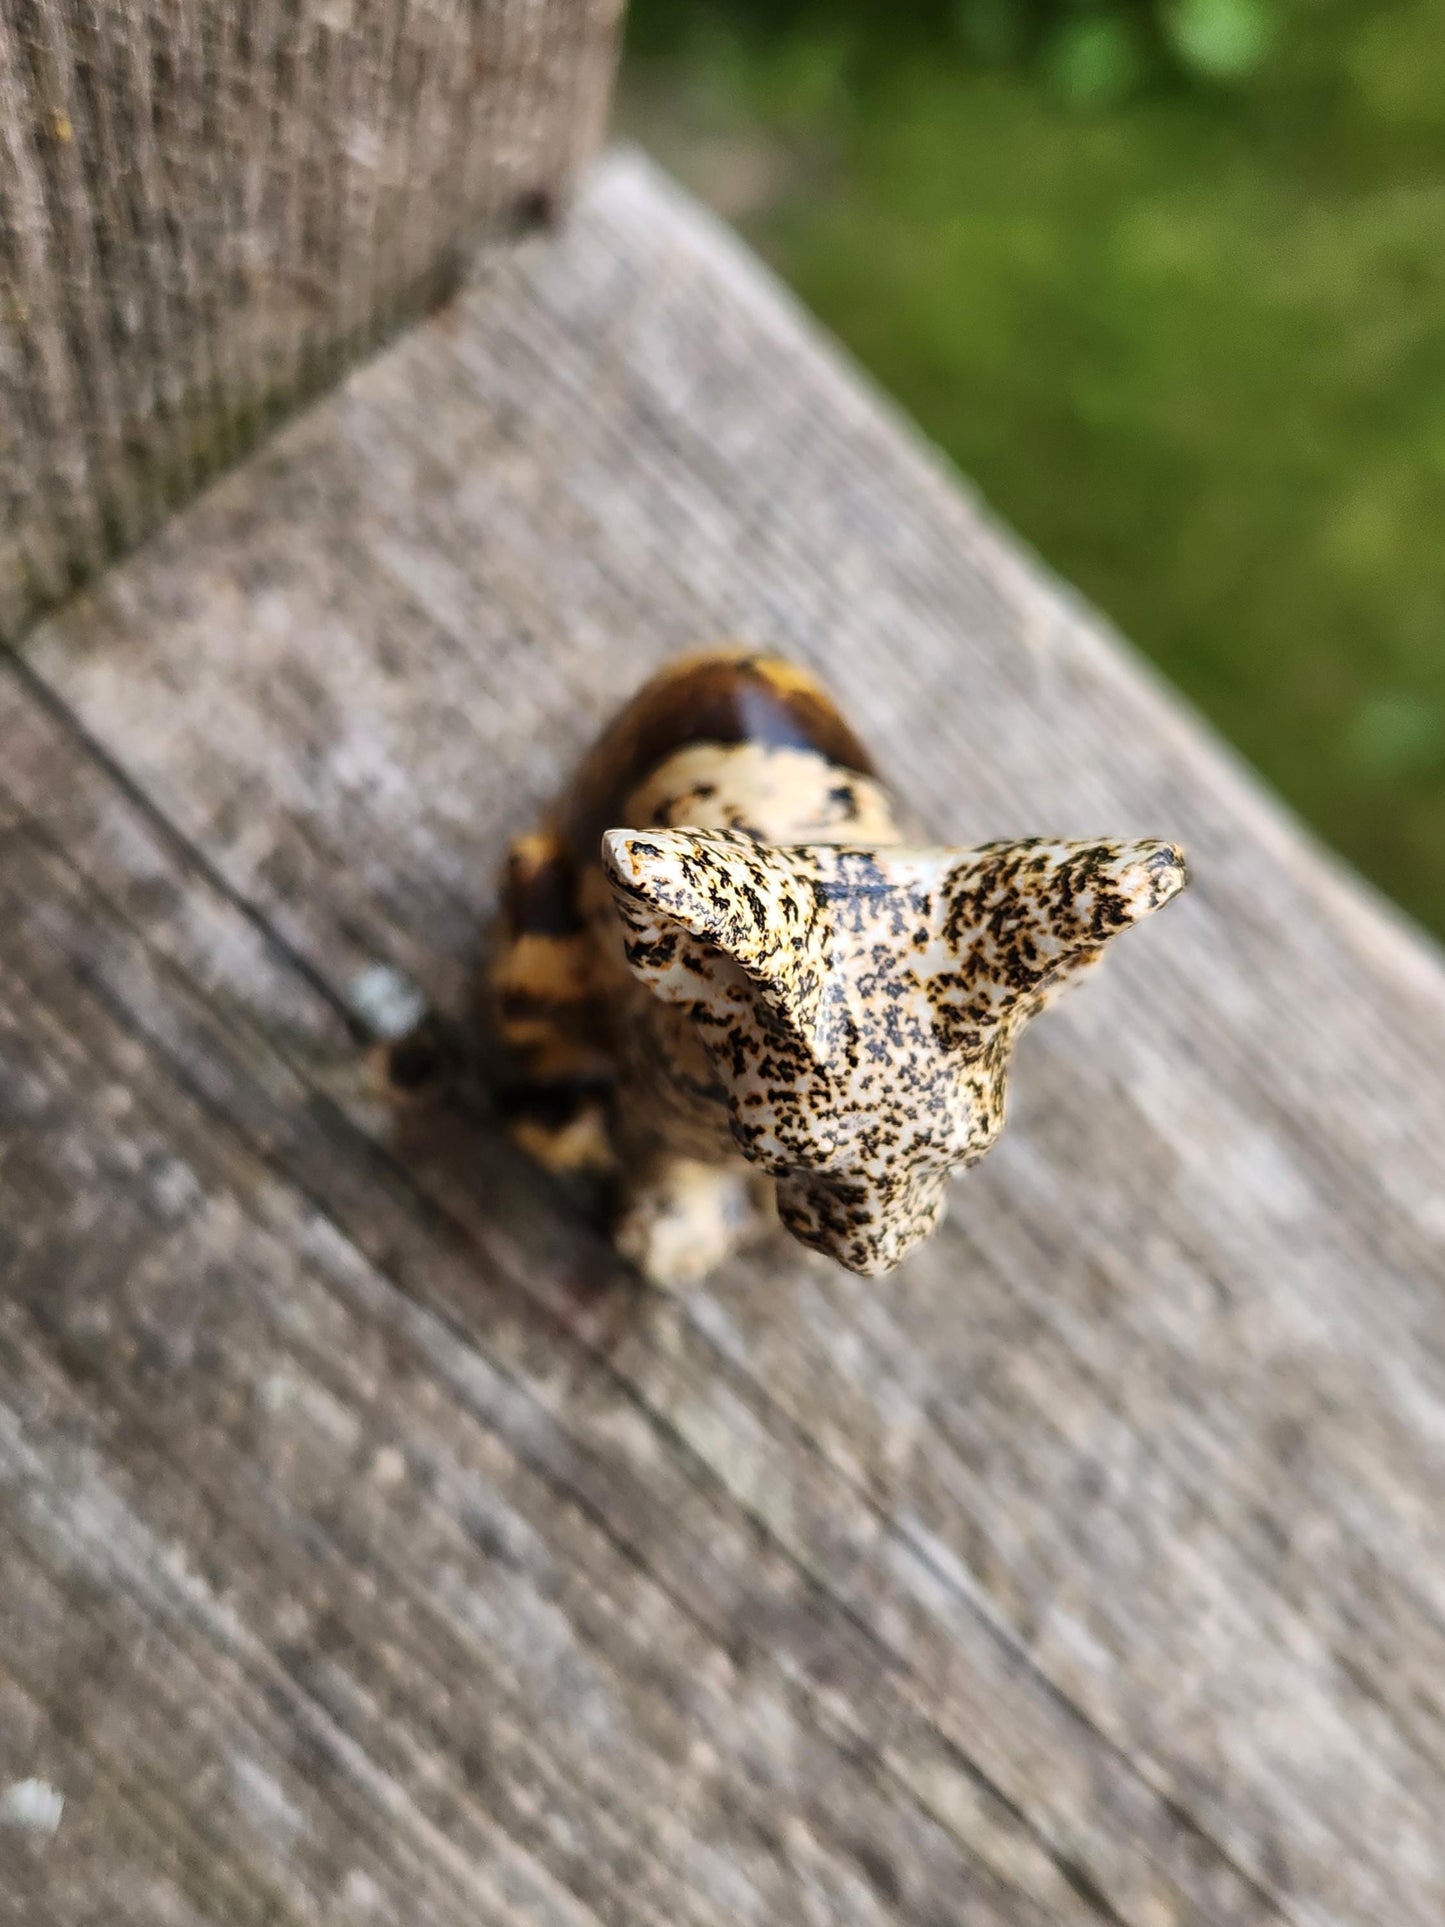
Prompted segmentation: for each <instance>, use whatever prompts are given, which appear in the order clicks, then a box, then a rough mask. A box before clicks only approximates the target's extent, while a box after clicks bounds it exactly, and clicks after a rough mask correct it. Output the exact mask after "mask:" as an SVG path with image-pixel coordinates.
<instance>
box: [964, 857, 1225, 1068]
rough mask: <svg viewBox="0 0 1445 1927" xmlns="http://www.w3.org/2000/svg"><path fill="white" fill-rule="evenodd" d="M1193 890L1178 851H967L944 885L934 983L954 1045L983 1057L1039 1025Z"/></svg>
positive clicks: (1182, 858)
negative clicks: (1010, 1029)
mask: <svg viewBox="0 0 1445 1927" xmlns="http://www.w3.org/2000/svg"><path fill="white" fill-rule="evenodd" d="M1187 881H1188V872H1187V870H1186V869H1185V864H1184V857H1183V853H1182V852H1181V851H1180V850H1179V849H1177V848H1176V847H1175V845H1174V844H1172V843H1158V842H1117V843H1113V842H1093V843H1088V842H1080V843H1056V842H1049V841H1046V840H1043V839H1041V838H1031V839H1029V840H1027V841H1024V842H1020V843H990V844H985V845H983V846H982V847H981V848H979V849H976V850H961V851H959V852H958V854H957V859H956V861H955V862H954V863H953V864H952V865H951V866H950V868H949V869H948V870H947V871H946V872H945V874H944V876H943V879H942V886H941V900H940V904H939V908H940V910H941V911H942V916H943V921H942V931H941V934H942V938H943V948H944V951H945V959H946V960H945V962H944V965H943V968H942V969H941V970H939V971H937V972H935V973H934V976H933V979H932V983H931V990H932V994H933V997H934V1002H935V1006H936V1008H937V1010H938V1013H939V1018H940V1024H941V1027H942V1029H943V1030H944V1032H945V1035H946V1037H947V1039H948V1041H949V1043H950V1044H951V1045H952V1046H954V1047H956V1048H960V1049H963V1050H977V1049H979V1048H981V1047H982V1045H983V1044H984V1043H985V1042H986V1041H987V1038H988V1036H989V1034H990V1033H991V1032H993V1031H995V1030H996V1029H997V1027H998V1026H999V1025H1000V1024H1002V1023H1004V1022H1005V1021H1007V1020H1021V1019H1023V1018H1024V1017H1027V1016H1031V1015H1032V1014H1033V1012H1034V1011H1036V1010H1039V1009H1041V1008H1042V1007H1043V1005H1044V1004H1045V1003H1046V1002H1047V1001H1048V1000H1049V999H1050V998H1051V997H1052V996H1053V995H1054V993H1055V992H1056V991H1057V990H1059V989H1061V988H1062V987H1063V985H1064V984H1066V983H1067V982H1068V981H1069V980H1070V978H1072V977H1073V976H1075V975H1076V974H1077V973H1078V972H1079V971H1081V970H1084V969H1087V968H1088V966H1089V965H1091V964H1093V963H1095V962H1097V960H1098V959H1099V957H1100V956H1101V955H1102V954H1103V950H1104V947H1105V945H1106V944H1108V942H1109V941H1110V939H1111V938H1113V937H1116V936H1118V934H1119V933H1120V931H1122V930H1127V929H1129V928H1130V926H1131V925H1133V924H1136V923H1138V922H1139V921H1140V920H1141V918H1144V917H1147V916H1148V915H1150V913H1151V912H1152V911H1155V910H1157V909H1159V908H1160V906H1161V905H1163V904H1165V903H1167V902H1168V901H1169V899H1170V898H1171V897H1173V896H1176V895H1177V894H1178V892H1179V891H1180V890H1181V889H1183V887H1184V885H1185V883H1186V882H1187Z"/></svg>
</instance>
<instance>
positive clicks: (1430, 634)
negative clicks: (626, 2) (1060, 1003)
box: [623, 0, 1445, 932]
mask: <svg viewBox="0 0 1445 1927" xmlns="http://www.w3.org/2000/svg"><path fill="white" fill-rule="evenodd" d="M1201 4H1204V0H1201ZM1218 4H1222V6H1223V8H1224V11H1223V13H1220V14H1216V15H1212V16H1210V18H1213V21H1214V25H1215V27H1219V26H1220V23H1221V21H1222V23H1223V34H1224V38H1223V39H1222V40H1220V41H1219V42H1218V45H1217V46H1216V47H1215V49H1214V50H1213V54H1212V55H1211V57H1210V58H1208V59H1206V60H1205V61H1204V62H1203V63H1202V65H1201V64H1191V62H1190V61H1189V60H1187V59H1185V58H1182V57H1181V54H1180V47H1181V39H1180V30H1181V19H1182V26H1183V29H1185V30H1187V29H1188V28H1189V25H1190V22H1189V19H1187V18H1183V17H1182V16H1180V15H1179V14H1178V13H1177V12H1176V13H1175V14H1174V15H1168V14H1160V13H1159V12H1157V11H1154V10H1151V9H1150V8H1147V7H1143V6H1131V5H1129V4H1128V0H1116V4H1115V6H1114V7H1113V9H1112V10H1110V11H1107V12H1106V11H1090V10H1089V9H1088V8H1087V7H1084V8H1080V7H1073V8H1070V7H1069V6H1067V5H1066V4H1060V5H1055V6H1054V7H1052V8H1051V9H1048V10H1043V9H1042V8H1036V9H1035V10H1025V9H1024V8H1022V7H1021V6H1019V5H1015V4H1013V0H960V4H959V5H958V6H956V7H949V6H947V5H945V4H936V5H935V4H925V3H924V0H891V4H890V0H835V3H834V4H822V3H821V0H820V3H819V4H806V3H802V4H800V3H799V0H771V3H770V4H764V0H714V4H712V5H708V4H705V0H633V6H634V14H633V23H632V28H631V35H630V44H629V54H628V62H627V65H626V68H625V70H624V89H623V103H624V105H623V118H624V123H625V124H628V125H630V127H631V129H632V131H634V132H636V133H638V134H640V136H641V137H642V139H643V140H644V141H646V142H647V143H648V144H649V145H651V146H652V147H653V148H654V149H655V150H656V151H658V152H660V153H661V155H662V156H663V158H664V159H665V160H666V161H667V162H668V163H669V164H670V165H672V166H674V167H675V168H676V169H678V171H680V172H681V173H682V174H683V175H684V176H685V177H686V178H688V179H689V180H690V181H691V182H692V184H693V185H695V186H697V187H699V188H700V189H701V190H702V192H703V193H705V194H707V195H708V196H709V197H710V198H712V199H713V200H714V201H715V202H716V203H717V204H718V205H719V206H720V207H721V208H722V211H723V212H724V213H725V214H727V215H728V216H729V217H730V218H731V219H733V220H735V221H736V222H737V224H738V225H739V226H740V227H741V228H742V229H743V231H744V232H745V233H746V234H747V235H748V237H749V238H750V239H751V240H752V241H753V243H754V244H755V245H756V246H757V247H759V248H760V250H761V251H762V253H763V254H764V255H765V256H766V257H767V258H768V259H769V260H770V261H771V262H772V263H773V264H774V265H775V266H776V267H777V268H778V269H779V270H780V271H781V273H782V274H783V275H784V277H785V278H786V279H787V280H788V281H789V282H790V283H791V284H792V285H793V286H794V287H795V288H796V289H797V290H798V292H799V293H800V295H801V296H802V298H803V299H804V300H805V301H806V302H807V304H808V305H809V306H810V307H811V308H812V309H813V310H814V311H815V312H816V313H817V314H818V315H820V316H821V317H822V319H823V320H824V321H825V322H827V323H828V324H829V325H830V326H831V327H832V328H833V329H834V330H835V331H836V332H837V333H838V334H839V335H840V336H841V337H842V338H843V340H844V341H845V342H846V343H847V344H848V345H849V346H850V347H851V348H852V349H853V350H854V352H855V353H856V354H857V355H858V356H859V358H860V359H861V360H862V361H863V362H864V363H865V364H866V366H867V367H868V368H869V369H871V370H872V371H873V373H874V374H875V375H876V376H877V377H878V379H879V380H880V381H881V382H882V383H883V384H884V386H885V387H887V388H888V389H889V390H891V391H892V393H893V394H894V395H896V396H897V397H898V399H899V400H900V401H901V402H902V403H903V405H904V406H905V407H906V408H908V409H909V410H910V411H911V412H912V414H913V415H914V416H915V417H916V418H917V420H918V421H919V422H920V423H921V424H922V426H923V427H924V429H925V430H926V431H927V432H928V433H929V434H930V435H931V436H932V437H934V438H935V439H936V440H937V441H938V442H939V443H940V444H941V445H942V446H943V447H944V448H945V449H946V450H947V451H948V452H949V454H951V455H952V456H953V457H954V458H955V460H956V461H957V462H958V463H959V465H960V466H961V467H962V468H963V469H964V470H965V471H966V472H967V473H968V474H969V475H970V476H971V477H973V478H974V480H975V481H976V482H977V483H978V484H979V485H980V486H981V487H982V489H983V491H984V493H985V495H986V496H987V497H988V498H989V500H990V501H991V503H992V504H993V505H994V507H995V508H996V509H997V511H998V512H999V513H1000V514H1002V515H1003V516H1004V517H1005V518H1006V519H1007V520H1008V521H1010V522H1012V523H1013V524H1014V525H1015V527H1017V528H1018V529H1019V530H1020V531H1021V532H1022V533H1023V534H1024V535H1025V536H1026V537H1027V538H1028V540H1029V541H1030V542H1031V543H1033V544H1034V546H1035V547H1036V548H1038V550H1039V551H1040V552H1041V553H1042V554H1043V556H1044V557H1045V558H1046V559H1047V560H1048V561H1049V563H1050V564H1052V566H1053V567H1055V568H1056V569H1058V570H1059V571H1060V572H1061V573H1062V574H1063V575H1065V576H1067V577H1068V578H1070V579H1071V580H1072V581H1074V582H1075V583H1077V584H1078V585H1079V587H1080V588H1082V589H1083V590H1084V591H1085V592H1086V593H1087V594H1088V595H1089V596H1090V597H1091V598H1092V599H1093V600H1094V601H1095V602H1096V603H1097V604H1098V605H1099V606H1100V607H1101V608H1103V609H1104V610H1105V611H1106V612H1107V613H1108V614H1109V615H1110V616H1111V617H1113V618H1114V619H1115V621H1117V622H1118V623H1119V625H1120V626H1121V627H1122V628H1123V629H1124V630H1126V631H1127V632H1128V633H1129V634H1130V635H1131V636H1132V637H1133V638H1134V639H1135V641H1136V642H1137V643H1139V644H1140V645H1141V646H1142V648H1143V649H1144V650H1145V651H1146V652H1147V653H1148V654H1150V655H1151V656H1152V657H1153V658H1154V660H1155V661H1156V662H1157V663H1158V664H1159V665H1160V666H1161V667H1162V668H1163V670H1164V671H1165V672H1166V673H1167V674H1168V675H1169V676H1170V677H1171V678H1172V679H1173V680H1174V681H1175V682H1176V683H1177V684H1178V685H1179V687H1180V688H1182V689H1183V690H1184V691H1186V692H1187V694H1188V695H1189V696H1190V697H1191V698H1193V700H1194V701H1195V702H1196V703H1197V704H1199V706H1200V707H1201V708H1202V709H1203V710H1204V711H1205V712H1206V713H1207V714H1208V715H1210V716H1211V717H1212V718H1213V719H1214V720H1215V722H1216V723H1217V724H1218V725H1219V726H1220V727H1221V728H1222V729H1223V730H1224V732H1225V733H1226V734H1227V735H1229V736H1230V737H1231V738H1232V739H1233V740H1234V741H1235V742H1236V743H1237V744H1238V745H1239V747H1240V748H1241V749H1242V750H1243V751H1244V752H1245V754H1246V755H1248V756H1249V757H1250V758H1251V759H1252V760H1253V761H1254V762H1255V764H1256V765H1257V766H1258V767H1259V768H1260V769H1261V770H1262V771H1263V772H1264V774H1265V775H1266V776H1267V777H1268V778H1269V779H1270V780H1271V781H1272V782H1273V783H1274V784H1275V785H1276V786H1277V788H1278V789H1280V790H1281V791H1282V792H1283V793H1284V795H1285V796H1286V797H1288V798H1289V799H1290V801H1291V802H1292V803H1293V804H1294V805H1295V806H1296V807H1297V808H1298V809H1299V810H1300V811H1301V812H1302V813H1303V814H1304V816H1305V817H1307V818H1308V819H1309V820H1310V821H1311V822H1312V823H1313V824H1314V825H1315V826H1316V827H1317V828H1318V829H1319V830H1320V831H1321V832H1322V833H1323V834H1324V835H1325V836H1326V837H1327V838H1328V839H1329V840H1330V841H1332V842H1333V843H1334V844H1335V845H1336V846H1337V847H1338V848H1339V849H1340V850H1342V851H1344V852H1345V853H1346V854H1347V855H1348V856H1349V857H1351V858H1352V859H1353V860H1354V861H1355V862H1356V863H1358V864H1359V865H1360V867H1361V868H1362V869H1363V870H1365V871H1366V872H1367V873H1368V874H1369V875H1370V876H1372V877H1373V878H1374V879H1375V880H1376V881H1377V882H1378V883H1379V884H1380V885H1382V886H1383V887H1384V888H1385V889H1386V890H1387V891H1389V892H1391V893H1392V894H1393V895H1394V896H1395V897H1397V898H1398V899H1399V900H1400V902H1401V903H1403V904H1405V905H1406V906H1407V907H1408V908H1409V909H1411V910H1412V911H1413V912H1414V913H1415V914H1416V915H1417V916H1419V917H1420V918H1421V919H1423V920H1424V922H1425V923H1427V924H1428V925H1430V926H1432V927H1433V928H1434V929H1435V930H1436V931H1437V932H1445V0H1399V4H1362V3H1359V0H1357V4H1354V5H1348V4H1341V3H1336V0H1313V3H1309V0H1297V3H1295V4H1286V0H1276V4H1274V5H1273V7H1268V8H1267V0H1218ZM1236 4H1237V5H1238V6H1241V7H1243V8H1244V9H1245V11H1243V12H1236V13H1235V14H1234V15H1233V21H1234V26H1235V27H1236V28H1237V29H1238V32H1237V33H1236V38H1235V43H1234V44H1233V47H1232V49H1231V43H1230V41H1229V30H1230V8H1231V7H1232V6H1235V5H1236ZM1207 11H1208V8H1207V6H1206V13H1207ZM1200 17H1204V16H1203V15H1201V16H1200ZM1210 18H1205V26H1206V28H1207V27H1208V26H1209V25H1210ZM1171 34H1172V35H1173V38H1172V39H1171V37H1170V36H1171ZM1241 36H1242V38H1241ZM1185 41H1186V43H1187V32H1186V34H1185ZM1186 51H1187V44H1186ZM1205 52H1206V54H1207V55H1208V54H1210V49H1209V48H1208V47H1206V48H1205Z"/></svg>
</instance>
